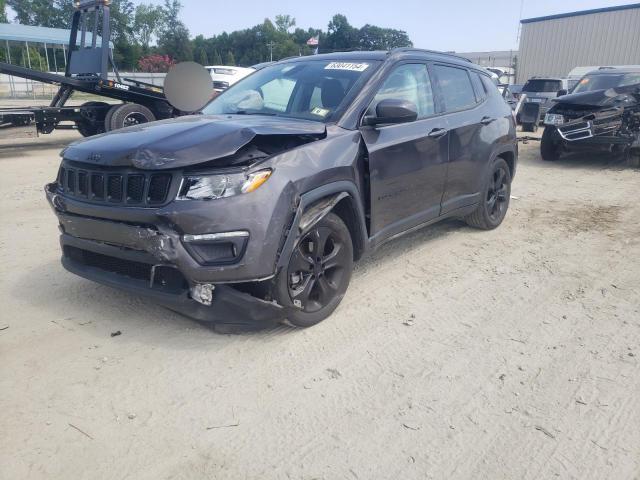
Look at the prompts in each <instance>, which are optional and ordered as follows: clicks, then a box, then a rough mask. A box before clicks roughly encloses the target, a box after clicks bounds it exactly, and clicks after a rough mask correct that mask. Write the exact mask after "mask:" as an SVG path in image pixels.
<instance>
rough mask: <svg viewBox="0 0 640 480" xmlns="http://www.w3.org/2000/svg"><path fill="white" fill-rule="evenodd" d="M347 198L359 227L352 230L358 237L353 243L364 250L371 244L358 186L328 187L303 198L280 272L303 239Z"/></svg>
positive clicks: (345, 183) (338, 184) (343, 183)
mask: <svg viewBox="0 0 640 480" xmlns="http://www.w3.org/2000/svg"><path fill="white" fill-rule="evenodd" d="M345 198H349V199H350V200H351V201H352V205H353V206H354V210H355V216H356V222H355V223H356V225H355V228H352V229H351V232H352V235H353V234H354V233H355V236H356V238H353V241H354V243H356V245H359V246H360V247H361V248H362V249H364V247H365V246H366V245H367V243H368V238H367V233H366V232H367V228H366V222H365V215H364V209H363V207H362V202H361V201H360V194H359V192H358V189H357V187H356V185H355V184H354V183H353V182H350V181H347V180H344V181H338V182H333V183H328V184H326V185H323V186H321V187H318V188H315V189H313V190H310V191H309V192H307V193H304V194H302V195H301V196H300V203H299V204H298V208H297V209H296V213H295V216H294V218H293V222H292V224H291V228H290V229H289V232H288V234H287V237H286V239H285V242H284V246H283V248H282V251H281V253H280V256H279V258H278V262H277V264H276V267H277V268H281V267H284V266H286V265H287V262H288V261H289V257H290V256H291V252H293V249H294V248H295V246H296V243H297V242H298V240H299V239H300V238H301V237H302V235H303V234H304V233H305V232H306V231H308V230H309V229H310V228H311V227H313V225H315V224H316V223H318V222H319V221H320V220H322V218H324V217H325V216H326V215H327V214H328V213H329V212H331V211H332V210H333V209H334V208H335V206H336V205H337V204H338V203H340V202H341V201H342V200H344V199H345ZM352 227H354V226H352Z"/></svg>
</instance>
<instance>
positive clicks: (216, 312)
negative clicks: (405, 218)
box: [45, 184, 284, 329]
mask: <svg viewBox="0 0 640 480" xmlns="http://www.w3.org/2000/svg"><path fill="white" fill-rule="evenodd" d="M45 190H46V194H47V198H48V200H49V202H50V204H51V206H52V208H53V210H54V212H55V214H56V216H57V217H58V220H59V223H60V230H61V232H62V233H61V236H60V244H61V247H62V252H63V256H62V264H63V266H64V267H65V268H66V269H67V270H69V271H70V272H72V273H75V274H77V275H80V276H82V277H85V278H87V279H90V280H93V281H96V282H98V283H101V284H104V285H109V286H111V287H117V288H121V289H125V290H127V291H129V292H134V293H137V294H140V295H143V296H146V297H149V298H151V299H152V300H154V301H155V302H156V303H158V304H160V305H163V306H165V307H167V308H169V309H171V310H174V311H177V312H179V313H182V314H184V315H187V316H189V317H191V318H194V319H196V320H200V321H206V322H214V323H215V324H216V325H225V326H227V327H230V328H233V329H246V328H264V327H268V326H271V325H274V324H276V323H277V322H278V321H280V320H282V319H283V317H284V309H283V308H282V307H281V306H280V305H277V304H275V303H273V302H268V301H265V300H262V299H261V298H258V297H256V296H253V295H250V294H249V293H245V292H244V291H242V290H240V289H239V288H238V287H240V288H241V287H242V284H243V283H244V284H246V283H247V282H251V281H259V280H263V279H265V278H269V276H270V275H266V276H264V277H259V276H257V277H249V278H246V277H245V276H244V275H246V269H243V263H242V262H241V263H240V264H239V265H227V266H215V267H209V266H206V265H202V264H200V263H198V262H197V261H196V260H195V259H194V257H193V255H192V254H191V253H190V252H189V251H188V250H187V248H188V247H185V244H183V242H182V236H181V235H180V234H179V233H178V232H177V231H176V230H175V229H172V228H170V227H169V226H168V225H166V224H161V222H159V223H158V224H156V225H151V224H135V223H130V222H125V221H117V220H112V219H107V218H99V217H92V216H88V215H80V214H78V213H74V212H71V211H68V210H67V209H68V208H69V207H70V205H69V202H70V201H71V200H70V199H68V198H65V197H62V196H60V195H59V194H58V193H57V190H56V189H55V184H52V185H49V186H47V188H46V189H45ZM72 208H73V207H72ZM85 208H95V207H94V206H86V207H85ZM120 210H121V212H122V211H123V210H125V209H120ZM127 211H128V210H127ZM147 215H148V212H147ZM242 261H246V253H245V255H244V258H243V260H242ZM274 264H275V256H274V259H273V260H272V261H271V262H269V264H267V266H266V267H265V266H264V264H263V265H262V266H261V268H268V271H269V272H270V271H272V269H273V268H275V266H274ZM247 268H249V269H251V268H255V266H251V265H249V266H247ZM243 271H244V273H243ZM255 272H258V273H259V270H256V271H255ZM255 272H254V273H255ZM203 284H206V285H214V290H213V295H212V299H211V305H204V304H202V303H199V302H196V301H195V300H193V298H192V297H191V293H190V292H191V291H192V289H193V287H195V286H197V285H203Z"/></svg>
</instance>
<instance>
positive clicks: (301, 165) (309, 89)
mask: <svg viewBox="0 0 640 480" xmlns="http://www.w3.org/2000/svg"><path fill="white" fill-rule="evenodd" d="M62 157H63V160H62V165H61V167H60V171H59V175H58V179H57V181H56V182H54V183H51V184H49V185H47V187H46V194H47V197H48V200H49V202H50V203H51V205H52V207H53V209H54V211H55V213H56V215H57V216H58V219H59V222H60V230H61V232H62V233H61V236H60V242H61V245H62V251H63V256H62V262H63V265H64V266H65V268H67V269H68V270H70V271H71V272H74V273H76V274H78V275H81V276H83V277H86V278H89V279H91V280H95V281H97V282H101V283H103V284H106V285H111V286H115V287H120V288H125V289H127V290H130V291H134V292H139V293H141V294H145V295H147V296H149V297H151V298H153V299H155V300H156V301H157V302H158V303H160V304H162V305H165V306H167V307H168V308H171V309H173V310H176V311H180V312H182V313H184V314H186V315H189V316H191V317H193V318H196V319H200V320H205V321H214V322H216V323H218V324H227V325H229V324H231V325H235V326H240V325H253V326H256V325H257V326H265V325H270V324H272V323H274V322H276V321H279V320H283V319H285V318H286V319H288V321H289V322H290V323H292V324H294V325H297V326H309V325H313V324H315V323H317V322H319V321H321V320H322V319H324V318H326V317H327V316H328V315H330V314H331V312H332V311H333V310H334V309H335V308H336V307H337V306H338V304H339V302H340V300H341V299H342V297H343V295H344V293H345V291H346V289H347V286H348V284H349V280H350V277H351V272H352V268H353V262H354V261H355V260H358V259H359V258H360V257H362V255H363V254H365V253H366V252H368V251H370V250H372V249H373V248H374V247H376V246H378V245H380V244H381V243H383V242H385V241H388V240H390V239H392V238H394V237H397V236H398V235H401V234H404V233H407V232H409V231H412V230H414V229H416V228H419V227H422V226H425V225H429V224H432V223H434V222H436V221H439V220H442V219H445V218H450V217H455V218H461V219H464V220H466V222H467V223H468V224H470V225H472V226H474V227H477V228H481V229H492V228H495V227H497V226H498V225H500V223H501V222H502V220H503V218H504V216H505V214H506V211H507V208H508V205H509V198H510V185H511V180H512V178H513V176H514V173H515V169H516V161H517V143H516V133H515V121H514V118H513V116H512V113H511V109H510V107H509V106H508V105H507V104H506V103H505V101H504V99H503V98H502V97H501V95H500V93H499V92H498V89H497V88H496V85H495V84H494V83H493V82H492V80H491V79H490V77H489V75H488V73H487V72H486V71H484V70H483V69H481V68H480V67H478V66H476V65H474V64H472V63H470V62H469V61H467V60H465V59H461V58H458V57H455V56H452V55H446V54H442V53H437V52H430V51H422V50H415V49H400V50H394V51H391V52H353V53H335V54H328V55H315V56H312V57H300V58H293V59H288V60H284V61H281V62H278V63H275V64H273V65H270V66H267V67H265V68H263V69H261V70H259V71H257V72H256V73H254V74H252V75H250V76H249V77H247V78H245V79H243V80H241V81H240V82H238V83H237V84H235V85H234V86H233V87H231V88H229V89H228V90H227V91H225V92H224V93H222V94H221V95H220V96H219V97H217V98H216V99H215V100H213V101H212V102H211V103H210V104H208V105H207V106H206V107H205V108H204V109H203V111H202V114H201V115H193V116H187V117H181V118H177V119H173V120H167V121H160V122H154V123H150V124H144V125H140V126H136V127H131V128H125V129H122V130H118V131H114V132H110V133H108V134H104V135H100V136H97V137H93V138H90V139H86V140H84V141H79V142H77V143H74V144H72V145H70V146H69V147H68V148H66V149H65V150H64V151H63V152H62ZM434 260H435V259H434Z"/></svg>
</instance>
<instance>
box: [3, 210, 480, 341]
mask: <svg viewBox="0 0 640 480" xmlns="http://www.w3.org/2000/svg"><path fill="white" fill-rule="evenodd" d="M460 229H468V230H470V231H472V230H471V229H469V228H468V227H466V226H465V224H464V223H462V222H461V221H459V220H447V221H444V222H441V223H438V224H437V225H433V226H429V227H425V228H422V229H419V230H416V231H414V232H411V233H408V234H406V235H404V236H402V237H399V238H397V239H394V240H392V241H389V242H387V243H385V244H384V245H382V246H381V247H379V248H378V249H377V250H375V251H374V252H372V253H370V254H369V255H367V256H365V257H364V258H363V259H361V260H360V261H359V262H358V263H357V264H356V269H355V271H354V275H353V278H352V280H351V285H352V286H353V285H354V284H357V283H358V282H359V281H365V277H366V276H367V273H369V271H370V270H380V269H383V270H384V269H385V265H389V266H390V265H393V264H395V263H396V262H397V261H398V259H399V257H401V256H405V255H408V254H409V255H410V254H411V252H412V251H414V250H417V249H422V248H424V247H425V245H428V244H429V243H430V242H431V241H434V240H437V239H439V238H441V237H443V236H446V235H448V234H450V233H453V232H455V231H459V230H460ZM12 292H13V294H14V295H15V297H16V299H17V300H18V301H20V302H25V303H28V304H30V305H31V306H32V307H35V308H37V309H38V310H40V311H42V315H41V316H40V318H41V321H42V322H47V323H49V322H52V323H55V324H57V325H58V326H60V327H61V328H65V329H67V330H83V331H87V332H91V333H92V334H94V335H96V336H97V337H100V338H101V339H103V340H104V339H106V338H109V337H110V334H111V333H113V332H117V331H121V332H123V335H124V332H125V331H126V332H127V336H128V337H129V338H130V339H135V341H144V342H145V343H151V344H156V343H164V342H167V341H168V340H167V339H171V338H173V337H174V336H184V335H189V338H190V340H189V341H190V342H192V341H193V340H194V338H193V337H205V338H210V337H211V335H208V334H209V333H211V334H214V335H213V336H214V337H219V338H225V336H226V335H223V334H226V333H234V334H235V335H241V336H246V335H252V336H255V337H256V338H257V339H260V338H263V337H264V336H271V335H274V334H276V335H287V334H294V333H296V332H300V331H302V329H299V328H295V327H290V326H288V325H286V324H282V325H277V326H274V327H272V328H267V329H261V330H253V331H235V332H234V331H227V330H223V331H216V330H215V329H214V328H213V326H212V324H208V323H203V322H198V321H196V320H193V319H191V318H188V317H186V316H184V315H181V314H179V313H176V312H172V311H171V310H168V309H166V308H164V307H161V306H159V305H156V304H154V303H153V302H151V301H149V300H147V299H145V298H143V297H141V296H138V295H134V294H130V293H128V292H126V291H124V290H119V289H114V288H111V287H107V286H103V285H100V284H97V283H94V282H92V281H90V280H85V279H83V278H81V277H77V276H75V275H73V274H71V273H69V272H67V271H66V270H65V269H64V268H63V267H62V265H61V264H60V262H59V261H57V260H56V261H51V262H48V263H46V264H44V265H39V266H38V267H36V268H33V269H31V270H28V271H25V272H24V273H23V274H21V275H19V276H18V277H17V278H16V279H15V280H14V286H13V288H12ZM34 292H37V294H34ZM347 301H348V300H347ZM339 312H340V307H338V310H337V311H336V312H335V313H334V314H333V315H339ZM328 320H329V321H330V318H329V319H328ZM87 327H88V328H87ZM194 332H195V335H192V333H194ZM221 333H223V334H221ZM235 335H234V336H235ZM171 345H172V346H173V343H171ZM190 345H191V346H190V347H188V348H191V347H193V344H192V343H191V344H190ZM209 346H210V345H209Z"/></svg>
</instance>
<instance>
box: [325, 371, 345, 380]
mask: <svg viewBox="0 0 640 480" xmlns="http://www.w3.org/2000/svg"><path fill="white" fill-rule="evenodd" d="M327 373H328V374H329V378H331V379H333V380H335V379H337V378H340V377H341V376H342V374H341V373H340V372H339V371H338V370H336V369H335V368H327Z"/></svg>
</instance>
